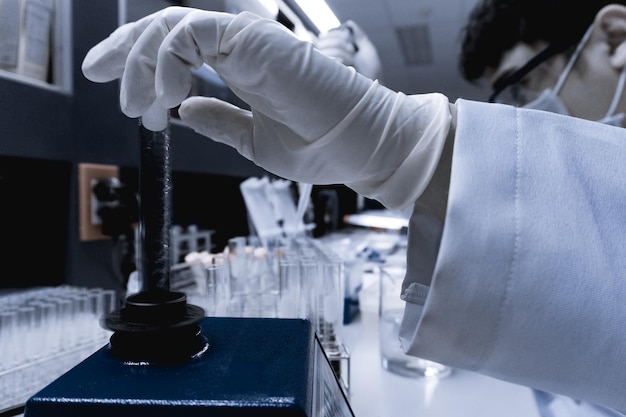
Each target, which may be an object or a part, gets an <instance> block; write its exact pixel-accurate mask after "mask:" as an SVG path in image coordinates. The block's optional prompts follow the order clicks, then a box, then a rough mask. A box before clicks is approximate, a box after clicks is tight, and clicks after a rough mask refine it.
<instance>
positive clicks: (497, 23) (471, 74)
mask: <svg viewBox="0 0 626 417" xmlns="http://www.w3.org/2000/svg"><path fill="white" fill-rule="evenodd" d="M608 4H622V5H626V0H625V1H615V0H614V1H609V0H481V1H480V3H478V4H477V5H476V7H475V8H474V9H473V10H472V12H471V14H470V17H469V21H468V23H467V25H466V26H465V28H464V29H463V32H462V44H461V52H460V56H459V67H460V70H461V73H462V75H463V77H465V79H466V80H468V81H475V80H477V79H479V78H481V77H482V76H483V74H484V72H485V69H486V68H489V67H496V66H497V65H498V63H499V62H500V60H501V58H502V55H503V54H504V53H505V52H506V51H507V50H509V49H511V48H512V47H513V46H514V45H515V44H516V43H518V42H520V41H521V42H524V43H527V44H533V43H534V42H537V41H545V42H547V43H548V44H549V45H552V47H553V49H552V51H553V53H560V52H564V51H565V50H567V49H569V48H570V47H572V46H574V45H575V44H576V43H578V40H579V39H580V38H581V37H582V36H583V34H584V33H585V31H586V30H587V28H588V27H589V26H590V25H591V23H592V22H593V20H594V18H595V15H596V13H597V12H598V11H599V10H600V9H602V8H603V7H604V6H606V5H608Z"/></svg>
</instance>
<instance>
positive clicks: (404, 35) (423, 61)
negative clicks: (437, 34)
mask: <svg viewBox="0 0 626 417" xmlns="http://www.w3.org/2000/svg"><path fill="white" fill-rule="evenodd" d="M396 36H397V37H398V41H399V42H400V48H401V50H402V53H403V54H404V62H405V63H406V65H410V66H413V65H427V64H432V63H433V47H432V42H431V38H430V26H428V25H427V24H416V25H410V26H399V27H397V28H396Z"/></svg>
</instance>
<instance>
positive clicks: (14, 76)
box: [0, 0, 73, 95]
mask: <svg viewBox="0 0 626 417" xmlns="http://www.w3.org/2000/svg"><path fill="white" fill-rule="evenodd" d="M16 19H17V20H18V22H17V23H16V22H15V20H16ZM0 25H2V28H0V34H1V35H2V37H3V38H4V39H3V41H2V42H0V78H4V79H8V80H11V81H15V82H19V83H24V84H27V85H31V86H33V87H34V88H42V89H45V90H50V91H55V92H59V93H62V94H68V95H69V94H71V93H72V90H73V87H72V4H71V0H47V1H41V2H29V1H27V0H21V1H18V2H5V3H3V4H2V5H0Z"/></svg>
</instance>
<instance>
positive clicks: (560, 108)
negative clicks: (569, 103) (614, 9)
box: [524, 27, 626, 126]
mask: <svg viewBox="0 0 626 417" xmlns="http://www.w3.org/2000/svg"><path fill="white" fill-rule="evenodd" d="M591 31H592V28H591V27H590V28H589V29H588V30H587V32H585V35H584V36H583V38H582V39H581V40H580V43H579V44H578V46H577V47H576V50H575V51H574V53H573V54H572V56H571V58H570V60H569V62H568V63H567V65H566V66H565V69H564V70H563V73H562V74H561V75H560V76H559V79H558V81H557V83H556V85H555V86H554V88H553V89H549V88H548V89H546V90H544V91H543V93H541V95H540V96H539V97H537V98H536V99H535V100H533V101H531V102H530V103H528V104H526V105H525V106H524V108H526V109H536V110H544V111H549V112H552V113H558V114H564V115H569V111H568V110H567V107H565V104H564V103H563V100H561V99H560V98H559V91H560V90H561V88H562V87H563V84H564V83H565V80H566V78H567V76H568V75H569V73H570V71H571V70H572V67H573V66H574V63H575V62H576V60H577V59H578V57H579V56H580V53H581V51H582V49H583V47H584V46H585V44H586V43H587V41H588V40H589V37H590V36H591ZM625 80H626V66H624V68H622V72H621V74H620V77H619V80H618V82H617V88H616V90H615V94H614V95H613V100H612V101H611V105H610V106H609V110H608V111H607V113H606V116H604V117H603V118H602V119H600V120H598V122H599V123H604V124H607V125H611V126H621V125H622V120H623V119H624V113H618V114H613V113H615V109H616V108H617V105H618V104H619V100H620V98H621V97H622V92H623V91H624V81H625Z"/></svg>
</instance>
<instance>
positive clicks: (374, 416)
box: [343, 312, 539, 417]
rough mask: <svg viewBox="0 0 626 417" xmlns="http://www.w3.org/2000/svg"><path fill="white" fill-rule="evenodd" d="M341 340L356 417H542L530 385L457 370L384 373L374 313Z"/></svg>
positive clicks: (364, 315) (360, 319) (348, 327)
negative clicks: (432, 376) (434, 374)
mask: <svg viewBox="0 0 626 417" xmlns="http://www.w3.org/2000/svg"><path fill="white" fill-rule="evenodd" d="M343 338H344V343H345V345H346V347H347V348H348V350H349V352H350V404H351V405H352V409H353V411H354V414H355V417H502V416H506V417H539V413H538V411H537V409H536V408H535V402H534V399H533V396H532V392H531V390H530V389H529V388H527V387H523V386H519V385H515V384H511V383H507V382H504V381H500V380H497V379H494V378H490V377H487V376H483V375H480V374H476V373H472V372H467V371H460V370H456V369H455V370H454V371H453V373H452V374H451V375H450V376H448V377H446V378H444V379H441V380H438V381H437V380H429V379H412V378H407V377H403V376H398V375H395V374H392V373H390V372H387V371H385V370H384V369H383V368H382V366H381V364H380V356H379V353H380V352H379V345H378V316H377V314H375V313H371V312H366V313H362V314H361V315H360V316H359V317H357V319H356V320H355V321H354V322H352V323H350V324H348V325H345V326H344V328H343Z"/></svg>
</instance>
